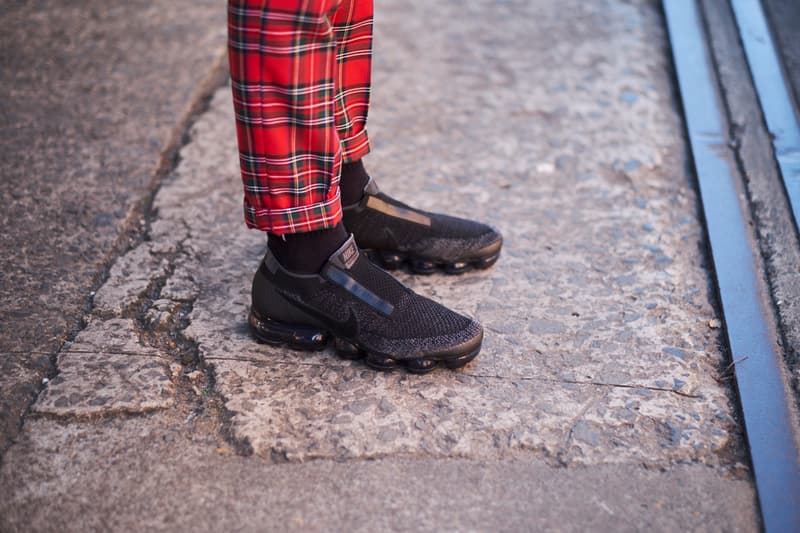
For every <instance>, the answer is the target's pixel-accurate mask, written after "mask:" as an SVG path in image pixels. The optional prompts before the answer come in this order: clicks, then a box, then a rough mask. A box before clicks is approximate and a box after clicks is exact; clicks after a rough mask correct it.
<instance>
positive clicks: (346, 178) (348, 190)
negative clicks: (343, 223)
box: [339, 159, 369, 206]
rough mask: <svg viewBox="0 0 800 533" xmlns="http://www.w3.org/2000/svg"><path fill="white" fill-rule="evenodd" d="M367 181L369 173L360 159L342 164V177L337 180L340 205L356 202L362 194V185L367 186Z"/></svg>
mask: <svg viewBox="0 0 800 533" xmlns="http://www.w3.org/2000/svg"><path fill="white" fill-rule="evenodd" d="M367 183H369V174H367V170H366V169H365V168H364V163H362V162H361V160H360V159H359V160H358V161H353V162H352V163H345V164H344V165H342V177H341V179H340V180H339V189H340V190H341V195H342V205H343V206H348V205H353V204H355V203H358V202H359V201H360V200H361V198H362V197H363V196H364V187H366V186H367Z"/></svg>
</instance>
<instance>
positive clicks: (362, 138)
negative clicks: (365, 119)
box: [339, 129, 370, 163]
mask: <svg viewBox="0 0 800 533" xmlns="http://www.w3.org/2000/svg"><path fill="white" fill-rule="evenodd" d="M339 143H340V145H341V147H342V157H343V162H344V163H352V162H353V161H358V160H359V159H361V158H362V157H364V156H365V155H367V154H368V153H369V149H370V147H369V136H368V135H367V130H363V129H362V130H361V131H359V132H358V133H356V134H355V135H353V136H352V137H348V138H347V139H340V141H339Z"/></svg>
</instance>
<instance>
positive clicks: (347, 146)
mask: <svg viewBox="0 0 800 533" xmlns="http://www.w3.org/2000/svg"><path fill="white" fill-rule="evenodd" d="M372 12H373V0H358V1H357V2H350V3H348V4H347V5H344V6H343V8H342V9H340V10H339V11H337V13H336V15H335V16H334V18H333V27H334V32H335V35H336V47H337V58H336V59H337V68H336V130H337V131H338V133H339V138H340V139H341V140H342V151H343V165H342V174H341V180H340V189H341V198H342V205H349V204H352V203H355V202H357V201H359V200H360V199H361V197H362V195H363V191H364V187H366V185H367V182H368V181H369V175H368V174H367V172H366V170H365V169H364V165H363V164H362V162H361V158H362V157H364V156H365V155H366V154H367V153H368V152H369V138H368V136H367V130H366V125H367V114H368V112H369V98H370V91H371V78H372Z"/></svg>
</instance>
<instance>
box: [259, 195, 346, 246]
mask: <svg viewBox="0 0 800 533" xmlns="http://www.w3.org/2000/svg"><path fill="white" fill-rule="evenodd" d="M244 219H245V222H246V223H247V227H248V228H252V229H257V230H261V231H266V232H269V233H272V234H274V235H285V234H290V233H305V232H308V231H316V230H321V229H327V228H333V227H334V226H336V225H337V224H338V223H339V222H340V221H341V220H342V203H341V200H340V196H339V187H338V186H337V187H336V192H335V195H334V196H333V197H332V198H330V199H328V200H326V201H325V202H320V203H316V204H311V205H304V206H299V207H290V208H287V209H258V208H255V207H253V206H251V205H249V204H248V203H247V200H246V199H245V203H244Z"/></svg>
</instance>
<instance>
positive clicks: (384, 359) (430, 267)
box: [249, 180, 503, 373]
mask: <svg viewBox="0 0 800 533" xmlns="http://www.w3.org/2000/svg"><path fill="white" fill-rule="evenodd" d="M343 211H344V213H343V223H344V226H345V228H347V230H348V231H350V232H351V235H350V237H349V239H347V241H346V242H345V243H344V244H343V245H342V246H341V248H339V249H338V250H337V251H336V252H334V253H333V254H332V255H331V256H330V257H329V259H328V261H327V262H326V263H325V265H324V266H323V267H322V270H321V271H320V272H319V273H316V274H298V273H296V272H290V271H289V270H287V269H286V268H284V267H283V266H282V265H281V264H280V263H279V262H278V260H277V259H276V258H275V256H274V255H273V254H272V252H270V251H267V254H266V256H265V257H264V260H263V261H262V262H261V265H260V267H259V269H258V271H257V272H256V275H255V278H254V279H253V294H252V306H251V310H250V317H249V323H250V328H251V331H252V332H253V334H254V336H255V337H256V339H257V340H259V341H262V342H265V343H268V344H275V345H288V346H290V347H292V348H296V349H304V350H321V349H323V348H325V347H326V346H327V344H328V342H329V341H330V340H331V339H333V340H334V342H335V347H336V351H337V353H338V354H339V355H340V356H341V357H344V358H347V359H361V358H364V359H365V360H366V363H367V364H368V365H370V366H371V367H373V368H376V369H380V370H391V369H393V368H395V367H397V366H401V365H402V366H405V367H406V368H407V369H408V370H409V371H411V372H417V373H424V372H428V371H430V370H432V369H434V368H435V367H436V366H439V365H444V366H446V367H448V368H458V367H461V366H463V365H465V364H467V363H468V362H469V361H471V360H472V359H474V358H475V356H477V355H478V352H479V351H480V348H481V343H482V342H483V328H482V327H481V325H480V324H478V323H477V322H476V321H474V320H472V319H470V318H467V317H465V316H463V315H460V314H458V313H455V312H453V311H451V310H450V309H447V308H446V307H444V306H442V305H440V304H438V303H436V302H434V301H432V300H430V299H428V298H425V297H423V296H420V295H418V294H416V293H415V292H414V291H412V290H411V289H409V288H408V287H406V286H405V285H403V284H402V283H400V282H399V281H398V280H396V279H395V278H394V277H393V276H392V275H391V274H389V273H388V272H386V271H385V270H383V269H382V268H380V267H379V266H377V265H378V264H380V265H381V266H383V267H384V268H387V269H395V268H399V267H400V266H402V265H404V264H407V265H408V266H409V268H410V269H411V270H412V271H413V272H415V273H418V274H431V273H433V272H436V271H438V270H443V271H444V272H445V273H449V274H459V273H462V272H465V271H467V270H470V269H472V268H478V269H484V268H489V267H490V266H492V265H493V264H494V263H495V262H496V261H497V259H498V257H499V255H500V248H501V247H502V245H503V239H502V237H501V236H500V234H499V233H498V232H496V231H495V230H494V229H492V228H491V227H489V226H486V225H485V224H480V223H477V222H473V221H469V220H464V219H460V218H455V217H450V216H447V215H440V214H434V213H428V212H425V211H421V210H418V209H414V208H412V207H409V206H407V205H405V204H403V203H401V202H398V201H397V200H394V199H393V198H391V197H389V196H387V195H386V194H383V193H381V192H380V191H379V190H378V188H377V187H376V186H375V184H374V182H373V181H372V180H370V182H369V184H368V185H367V187H366V188H365V189H364V196H363V197H362V199H361V201H360V202H358V203H357V204H355V205H352V206H348V207H345V208H344V210H343Z"/></svg>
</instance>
